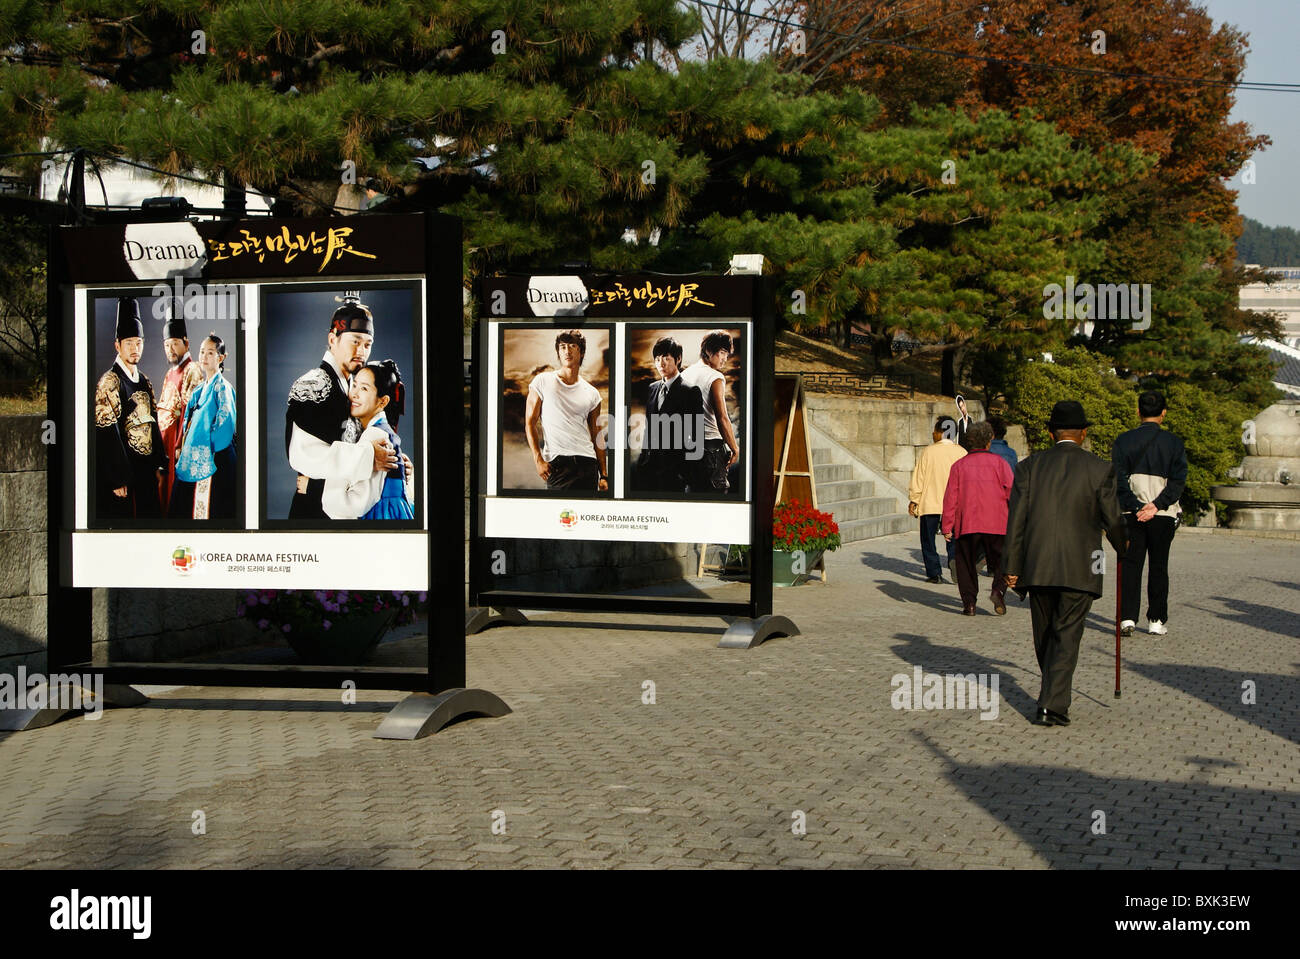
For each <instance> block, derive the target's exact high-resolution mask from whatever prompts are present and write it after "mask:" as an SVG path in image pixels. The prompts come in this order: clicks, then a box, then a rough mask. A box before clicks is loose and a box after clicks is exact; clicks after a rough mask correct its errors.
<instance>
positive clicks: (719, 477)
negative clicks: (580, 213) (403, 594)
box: [470, 275, 772, 615]
mask: <svg viewBox="0 0 1300 959" xmlns="http://www.w3.org/2000/svg"><path fill="white" fill-rule="evenodd" d="M759 289H760V287H759V280H758V279H757V278H755V277H739V276H737V277H732V276H703V275H699V276H686V277H671V276H661V275H619V276H597V275H570V276H556V275H534V276H509V277H493V278H488V279H485V280H483V281H482V284H481V289H480V295H481V310H480V320H479V329H478V331H477V336H476V340H475V343H476V369H477V375H478V378H479V384H478V385H479V390H478V396H479V411H478V416H477V420H476V422H477V427H478V436H477V450H478V460H477V468H476V470H475V473H476V477H475V479H476V493H477V496H476V500H475V508H474V511H473V516H474V519H475V521H476V523H475V534H476V535H475V539H476V541H477V540H478V538H479V536H480V535H481V537H482V538H483V539H485V540H490V541H500V540H502V539H507V538H508V539H513V540H535V541H545V542H543V543H542V548H544V549H545V548H547V547H548V544H549V543H553V542H559V543H564V542H568V543H583V542H587V543H609V542H622V543H642V544H697V543H702V542H717V543H732V544H738V545H745V546H758V547H760V550H761V549H762V548H763V546H764V542H763V540H764V532H765V531H764V524H762V523H756V521H755V517H756V516H762V515H767V516H770V510H771V504H770V500H771V490H770V488H768V484H767V482H766V477H767V475H768V473H769V471H770V468H771V467H770V463H771V444H770V437H771V426H770V418H771V411H770V409H768V408H767V407H770V402H771V401H770V377H771V362H772V358H771V342H770V338H771V329H770V322H768V323H766V324H765V322H764V317H763V314H762V311H761V309H760V306H761V303H762V298H761V296H760V295H759ZM765 396H766V397H767V399H766V400H765V399H764V397H765ZM765 441H766V442H765ZM756 463H759V464H763V465H762V466H761V467H756V465H755V464H756ZM755 477H759V479H760V481H759V482H758V484H757V485H756V484H755ZM764 504H765V505H764ZM764 510H766V513H765V512H764ZM767 525H768V526H770V521H769V523H768V524H767ZM766 534H767V535H766V539H767V541H768V542H770V529H767V530H766ZM485 561H486V557H478V558H477V559H476V560H472V561H471V574H470V583H471V595H472V597H473V596H479V599H480V601H482V602H484V603H485V604H486V603H488V602H494V603H495V602H499V601H503V600H502V598H501V597H499V596H493V595H488V594H491V593H493V590H491V589H487V588H485V587H486V586H487V580H486V579H485V578H483V577H479V576H478V575H476V570H475V568H474V567H475V564H476V563H479V562H485ZM768 561H769V562H770V556H769V557H768ZM478 587H484V588H478ZM557 592H559V591H558V590H557ZM760 592H761V590H760ZM480 593H481V594H483V595H480ZM472 601H473V599H472ZM542 601H543V600H542V598H541V597H538V596H529V597H528V602H530V603H532V604H534V605H535V606H538V607H539V608H540V604H541V602H542ZM599 601H600V598H599V597H587V598H585V599H584V598H581V597H574V596H573V595H571V594H570V595H566V596H557V597H555V598H554V602H555V603H556V604H557V608H594V607H596V606H597V605H599ZM754 601H755V594H754V593H752V592H751V602H750V604H747V605H746V606H745V611H746V612H750V610H751V609H752V608H753V603H754ZM769 603H770V600H769ZM558 604H562V605H558ZM697 605H699V604H697ZM731 605H735V604H731ZM759 605H761V603H760V604H759ZM750 615H757V613H754V612H750Z"/></svg>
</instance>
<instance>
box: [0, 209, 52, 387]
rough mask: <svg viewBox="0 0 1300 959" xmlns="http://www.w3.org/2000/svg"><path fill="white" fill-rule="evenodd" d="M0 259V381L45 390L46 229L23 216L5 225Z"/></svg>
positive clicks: (46, 346) (46, 345)
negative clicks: (15, 381) (1, 257)
mask: <svg viewBox="0 0 1300 959" xmlns="http://www.w3.org/2000/svg"><path fill="white" fill-rule="evenodd" d="M5 234H6V240H7V244H6V246H7V250H6V255H5V257H4V258H3V260H0V380H17V381H18V382H19V383H21V384H24V385H25V386H26V387H27V388H28V389H30V390H32V391H35V392H34V395H35V393H39V392H41V391H43V390H44V388H45V378H46V362H47V353H48V346H49V344H48V342H47V340H46V325H47V324H46V307H45V283H46V271H45V227H44V226H43V225H42V224H40V223H37V222H35V221H32V220H28V219H26V218H24V217H15V218H13V219H11V220H9V221H7V222H6V223H5Z"/></svg>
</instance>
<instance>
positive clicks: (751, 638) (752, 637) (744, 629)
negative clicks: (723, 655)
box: [718, 616, 799, 649]
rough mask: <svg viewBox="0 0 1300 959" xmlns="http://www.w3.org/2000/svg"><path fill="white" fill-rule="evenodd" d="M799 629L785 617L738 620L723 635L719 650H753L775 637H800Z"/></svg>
mask: <svg viewBox="0 0 1300 959" xmlns="http://www.w3.org/2000/svg"><path fill="white" fill-rule="evenodd" d="M798 635H799V627H798V626H796V625H795V624H794V623H792V622H791V621H790V620H789V618H787V617H785V616H760V617H758V619H748V618H746V619H738V620H736V621H735V622H734V623H732V624H731V625H730V626H728V627H727V631H726V632H725V633H723V634H722V640H721V642H719V643H718V649H753V648H754V647H755V646H758V645H759V644H761V643H765V642H767V640H769V639H771V638H772V637H773V636H798Z"/></svg>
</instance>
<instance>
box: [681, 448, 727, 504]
mask: <svg viewBox="0 0 1300 959" xmlns="http://www.w3.org/2000/svg"><path fill="white" fill-rule="evenodd" d="M729 459H731V447H729V446H728V445H727V444H726V441H724V440H705V441H704V455H703V456H701V457H700V459H699V461H698V462H696V463H695V476H694V478H693V479H692V480H691V492H692V493H704V492H715V493H725V492H727V489H728V487H729V485H730V484H729V483H728V482H727V461H728V460H729Z"/></svg>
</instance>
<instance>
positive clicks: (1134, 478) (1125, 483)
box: [1110, 391, 1187, 636]
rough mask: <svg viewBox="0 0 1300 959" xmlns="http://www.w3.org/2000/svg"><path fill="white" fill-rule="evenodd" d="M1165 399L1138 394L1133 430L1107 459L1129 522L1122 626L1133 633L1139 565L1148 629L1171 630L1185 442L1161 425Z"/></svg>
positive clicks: (1139, 585)
mask: <svg viewBox="0 0 1300 959" xmlns="http://www.w3.org/2000/svg"><path fill="white" fill-rule="evenodd" d="M1165 412H1166V410H1165V398H1164V395H1163V394H1161V393H1156V392H1154V391H1151V392H1147V393H1143V394H1142V395H1141V396H1140V397H1138V415H1139V416H1140V417H1141V418H1142V423H1141V425H1139V426H1138V428H1137V429H1134V430H1129V431H1128V432H1127V433H1122V434H1120V436H1119V437H1118V438H1117V439H1116V440H1115V444H1114V446H1112V447H1111V452H1110V458H1111V462H1112V463H1114V465H1115V476H1116V479H1117V480H1118V492H1119V503H1120V508H1121V509H1123V510H1124V518H1125V521H1126V522H1127V523H1128V539H1129V547H1128V552H1127V553H1126V554H1125V555H1124V575H1123V583H1122V592H1123V595H1122V597H1121V603H1120V605H1121V611H1120V631H1121V632H1122V633H1123V634H1124V635H1125V636H1131V635H1132V634H1133V628H1134V627H1135V626H1136V625H1137V618H1138V611H1139V608H1140V606H1141V601H1142V566H1143V564H1144V563H1145V562H1146V560H1147V559H1148V558H1149V559H1150V562H1151V567H1150V572H1149V573H1148V574H1147V623H1148V625H1147V632H1148V633H1150V634H1151V635H1152V636H1163V635H1165V634H1166V633H1168V632H1169V627H1168V626H1167V625H1166V624H1167V623H1168V622H1169V547H1170V545H1171V544H1172V543H1173V541H1174V530H1175V529H1177V528H1178V516H1179V515H1180V514H1181V513H1182V507H1181V506H1180V505H1179V504H1178V500H1179V497H1181V496H1182V495H1183V488H1184V487H1185V486H1186V485H1187V450H1186V449H1185V448H1184V447H1183V441H1182V440H1181V439H1179V438H1178V437H1177V436H1175V435H1174V434H1173V433H1169V432H1166V431H1165V430H1162V429H1161V428H1160V424H1161V423H1162V422H1164V419H1165Z"/></svg>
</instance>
